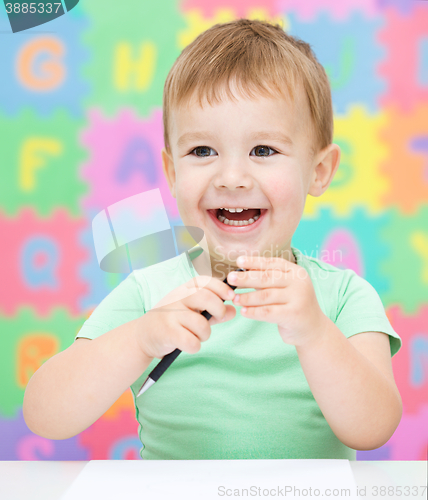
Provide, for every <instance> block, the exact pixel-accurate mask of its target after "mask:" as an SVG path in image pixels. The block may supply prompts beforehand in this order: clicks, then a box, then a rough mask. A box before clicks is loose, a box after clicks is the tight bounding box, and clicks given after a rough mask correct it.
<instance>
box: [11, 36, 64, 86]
mask: <svg viewBox="0 0 428 500" xmlns="http://www.w3.org/2000/svg"><path fill="white" fill-rule="evenodd" d="M43 51H44V52H48V54H49V55H50V56H52V57H51V60H50V61H46V62H43V63H41V64H40V66H39V68H38V69H39V71H38V72H34V71H33V70H34V68H32V63H33V61H34V59H35V58H36V57H37V56H38V55H39V54H40V52H43ZM64 52H65V49H64V45H63V43H62V41H61V40H59V39H58V38H55V37H47V36H46V37H41V38H37V39H36V40H31V41H30V42H28V43H27V44H25V45H24V47H23V48H22V49H21V51H20V53H19V54H18V59H17V65H16V72H17V76H18V80H19V81H20V82H21V83H22V85H23V86H24V87H27V88H29V89H30V90H34V91H39V92H46V91H50V90H53V89H55V88H56V87H59V86H60V85H61V84H62V82H63V81H64V78H65V68H64V66H63V64H62V63H61V62H59V61H55V60H53V59H54V57H55V56H56V57H62V56H63V55H64Z"/></svg>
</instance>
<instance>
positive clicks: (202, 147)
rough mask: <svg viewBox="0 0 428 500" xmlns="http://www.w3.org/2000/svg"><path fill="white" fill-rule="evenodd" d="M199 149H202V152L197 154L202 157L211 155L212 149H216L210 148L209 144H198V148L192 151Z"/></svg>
mask: <svg viewBox="0 0 428 500" xmlns="http://www.w3.org/2000/svg"><path fill="white" fill-rule="evenodd" d="M198 150H199V151H201V150H202V154H201V155H199V154H196V156H199V157H200V158H204V157H206V156H211V155H210V151H214V150H213V149H212V148H209V147H208V146H198V147H197V148H195V149H192V151H191V153H193V151H198ZM207 153H208V154H207Z"/></svg>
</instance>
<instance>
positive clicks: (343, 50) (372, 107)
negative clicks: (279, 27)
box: [287, 2, 386, 115]
mask: <svg viewBox="0 0 428 500" xmlns="http://www.w3.org/2000/svg"><path fill="white" fill-rule="evenodd" d="M300 3H301V4H302V5H303V2H300ZM345 4H346V2H342V3H341V5H345ZM287 14H288V16H287V18H288V21H289V26H290V27H289V29H288V30H287V32H288V33H290V35H293V36H297V37H298V38H301V39H302V40H304V41H305V42H307V43H309V44H310V45H311V47H312V50H313V51H314V52H315V55H316V56H317V59H318V60H319V62H320V63H321V64H322V65H323V66H324V69H325V70H326V73H327V75H328V78H329V81H330V86H331V91H332V99H333V109H334V112H335V114H340V115H343V114H346V113H347V111H348V108H349V106H350V105H352V104H356V103H358V104H359V105H361V106H364V107H365V109H367V111H368V112H370V113H371V114H372V113H376V112H379V110H380V107H379V104H378V100H379V97H380V96H381V95H382V94H383V93H384V92H385V89H386V85H385V82H384V81H383V80H382V78H381V77H379V76H378V74H377V66H378V64H380V62H381V61H382V60H383V58H384V56H385V49H384V48H383V47H382V46H380V45H379V44H376V35H377V32H378V30H379V28H380V27H381V26H382V25H383V22H384V21H383V19H382V18H381V17H375V18H373V19H367V18H366V17H365V16H364V15H363V13H362V12H360V11H356V12H353V13H352V14H350V15H349V17H348V18H347V19H346V20H343V22H338V21H337V20H335V19H334V18H333V13H332V12H326V11H323V12H322V13H320V14H319V15H318V17H317V18H316V19H315V20H313V21H312V22H310V23H308V22H302V21H299V20H298V18H297V16H296V14H294V13H287Z"/></svg>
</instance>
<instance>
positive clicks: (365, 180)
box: [0, 0, 428, 460]
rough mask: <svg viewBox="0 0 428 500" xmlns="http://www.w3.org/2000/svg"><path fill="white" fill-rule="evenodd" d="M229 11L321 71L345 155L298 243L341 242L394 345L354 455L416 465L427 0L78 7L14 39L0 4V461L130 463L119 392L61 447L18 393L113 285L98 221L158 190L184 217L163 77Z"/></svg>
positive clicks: (422, 440) (424, 342)
mask: <svg viewBox="0 0 428 500" xmlns="http://www.w3.org/2000/svg"><path fill="white" fill-rule="evenodd" d="M238 17H248V18H264V19H269V20H272V21H280V20H281V21H282V22H283V25H284V29H285V30H286V31H288V32H290V33H291V34H293V35H297V36H299V37H300V38H302V39H303V40H305V41H307V42H309V43H310V44H311V45H312V47H313V49H314V50H315V53H316V54H317V56H318V58H319V60H320V62H321V63H322V64H323V65H324V66H325V68H326V70H327V72H328V75H329V78H330V81H331V85H332V92H333V101H334V112H335V139H334V142H336V143H337V144H339V145H340V146H341V148H342V162H341V166H340V169H339V171H338V173H337V175H336V177H335V179H334V181H333V182H332V184H331V186H330V188H329V189H328V191H327V192H326V193H325V194H324V195H323V196H322V197H320V198H312V197H310V196H309V197H308V199H307V205H306V207H305V212H304V217H303V219H302V221H301V223H300V225H299V228H298V230H297V232H296V234H295V236H294V238H293V245H294V246H296V247H298V248H299V249H301V250H302V252H304V253H305V254H307V255H313V256H315V257H318V258H320V259H324V258H326V257H325V256H332V255H335V254H334V253H333V250H337V249H340V250H341V251H342V255H343V259H342V260H341V261H340V262H338V261H334V260H329V262H330V263H331V264H333V265H336V266H337V267H346V268H352V269H354V270H355V271H356V272H357V273H358V274H359V275H361V276H362V277H364V278H365V279H366V280H367V281H369V282H370V283H371V284H372V285H373V286H374V287H375V289H376V290H377V291H378V293H379V295H380V297H381V299H382V301H383V304H384V306H385V309H386V312H387V315H388V317H389V319H390V321H391V324H392V326H393V327H394V329H395V330H396V331H397V332H398V333H399V334H400V335H401V337H402V339H403V342H404V345H403V347H402V349H401V351H400V352H399V353H398V354H397V355H396V356H394V358H393V360H392V362H393V369H394V375H395V379H396V382H397V385H398V388H399V390H400V393H401V395H402V399H403V405H404V412H403V417H402V420H401V423H400V425H399V427H398V429H397V430H396V432H395V434H394V435H393V437H392V438H391V439H390V441H389V442H388V443H387V444H385V445H384V446H382V447H381V448H379V449H377V450H372V451H364V452H361V451H360V452H357V458H358V460H372V459H373V460H426V459H427V456H426V449H427V443H428V423H427V422H428V286H427V285H428V2H426V1H422V0H420V1H416V0H415V1H413V2H412V1H407V0H342V1H340V2H338V1H337V0H305V1H304V2H302V1H300V0H247V1H246V2H241V1H239V0H210V1H207V0H184V1H181V2H178V1H177V0H162V1H160V2H148V1H141V0H126V1H122V2H104V1H101V0H90V1H84V0H82V1H81V2H80V3H79V5H78V6H77V7H76V8H75V9H73V10H72V11H71V12H69V13H68V14H67V15H65V16H62V17H60V18H58V19H56V20H54V21H52V22H50V23H48V24H45V25H44V26H43V27H36V28H34V29H31V30H28V31H24V32H22V33H19V34H18V33H17V34H12V33H10V25H9V24H8V20H7V17H6V12H5V10H4V7H3V6H1V7H0V32H1V33H0V74H1V78H0V172H1V182H0V234H1V243H2V244H1V247H0V255H1V258H0V332H1V336H0V358H1V361H0V387H1V395H0V443H1V445H0V460H100V459H137V460H138V459H139V454H138V452H139V449H140V447H141V443H140V441H139V439H138V436H137V427H138V425H137V421H136V419H135V414H134V407H133V401H132V396H131V392H130V390H129V389H128V391H126V392H125V393H124V394H123V396H122V397H121V398H120V399H119V400H118V401H117V402H116V403H115V404H114V405H113V406H112V407H111V408H110V409H109V410H108V411H107V412H106V413H105V414H104V415H103V416H102V417H101V418H100V419H99V420H98V421H96V422H95V423H94V424H93V425H92V426H91V427H89V428H88V429H87V430H85V431H84V432H82V433H81V434H79V435H77V436H75V437H73V438H71V439H67V440H64V441H54V440H48V439H45V438H42V437H40V436H37V435H35V434H33V433H32V432H31V431H30V430H29V429H28V428H27V426H26V425H25V422H24V420H23V417H22V401H23V395H24V391H25V387H26V384H27V383H28V381H29V379H30V378H31V376H32V375H33V373H34V372H35V371H36V370H37V369H38V368H39V367H40V366H41V365H42V364H43V363H44V362H45V361H46V360H47V359H49V358H50V357H51V356H53V355H55V354H56V353H58V352H60V351H62V350H64V349H66V348H67V347H69V346H70V345H71V344H72V342H73V340H74V337H75V334H76V332H77V331H78V330H79V329H80V328H81V326H82V324H83V322H84V321H85V320H86V318H87V317H89V315H90V314H91V312H92V310H93V309H94V308H95V307H96V305H97V304H99V302H100V301H101V300H102V299H103V298H104V297H105V296H106V295H107V294H108V293H110V291H111V290H112V289H113V288H115V287H116V286H117V285H118V284H119V283H120V282H121V281H122V280H123V279H124V278H125V277H126V275H125V274H123V275H119V274H109V273H105V272H103V271H101V270H100V269H99V266H98V262H97V259H96V255H95V250H94V245H93V240H92V234H91V221H92V218H93V217H94V216H95V214H97V213H98V212H99V211H100V210H102V209H104V208H105V207H107V206H108V205H110V204H112V203H115V202H116V201H119V200H122V199H124V198H126V197H128V196H132V195H134V194H137V193H139V192H143V191H146V190H150V189H153V188H155V187H159V189H160V191H161V194H162V198H163V200H164V202H165V206H166V209H167V213H168V216H169V219H170V222H171V224H172V225H173V224H181V223H182V221H181V219H180V216H179V213H178V211H177V206H176V203H175V200H174V198H172V197H171V195H170V193H169V190H168V186H167V184H166V181H165V179H164V177H163V174H162V165H161V155H160V150H161V148H162V147H163V135H162V107H161V106H162V91H163V84H164V81H165V78H166V76H167V73H168V71H169V69H170V68H171V66H172V64H173V62H174V61H175V59H176V58H177V56H178V55H179V54H180V52H181V50H182V49H183V48H184V47H185V46H186V45H188V44H189V43H190V42H191V41H192V40H193V39H194V38H195V37H196V36H197V35H198V34H199V33H200V32H202V31H204V30H205V29H207V28H208V27H210V26H211V25H213V24H215V23H218V22H227V21H229V20H233V19H235V18H238Z"/></svg>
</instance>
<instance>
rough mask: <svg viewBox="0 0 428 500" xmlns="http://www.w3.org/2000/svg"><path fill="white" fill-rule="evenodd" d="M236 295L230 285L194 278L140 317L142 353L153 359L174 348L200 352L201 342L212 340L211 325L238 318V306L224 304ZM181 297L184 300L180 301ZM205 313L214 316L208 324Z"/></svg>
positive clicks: (139, 340)
mask: <svg viewBox="0 0 428 500" xmlns="http://www.w3.org/2000/svg"><path fill="white" fill-rule="evenodd" d="M195 285H197V287H195ZM229 294H230V295H229ZM234 295H235V294H234V292H233V290H232V289H231V288H230V286H229V285H227V284H226V283H223V282H222V281H220V280H218V279H216V278H210V277H207V276H198V277H196V278H192V279H191V280H189V281H188V282H187V283H184V284H183V285H181V286H179V287H177V288H176V289H174V290H172V291H171V292H170V293H169V294H168V295H166V296H165V297H164V298H163V299H162V300H160V301H159V302H158V303H157V304H156V305H155V306H154V307H153V308H152V309H151V310H149V311H147V313H146V314H144V315H143V316H141V318H139V324H138V328H136V335H137V340H138V343H139V345H140V347H141V350H142V351H143V353H144V354H146V356H148V357H150V358H163V357H164V356H165V355H166V354H168V353H170V352H172V351H174V349H180V350H181V351H185V352H188V353H190V354H194V353H196V352H198V351H199V350H200V348H201V342H205V341H207V340H208V339H209V337H210V335H211V326H213V325H216V324H217V323H221V322H226V321H229V320H231V319H233V318H234V317H235V315H236V309H235V307H234V306H231V305H227V306H226V304H224V302H223V301H225V300H232V298H233V296H234ZM180 297H184V298H182V299H181V300H177V299H178V298H180ZM202 311H208V312H209V313H210V314H211V316H212V317H211V318H210V319H209V320H208V321H207V319H206V318H205V317H204V316H202V314H200V313H201V312H202Z"/></svg>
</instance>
